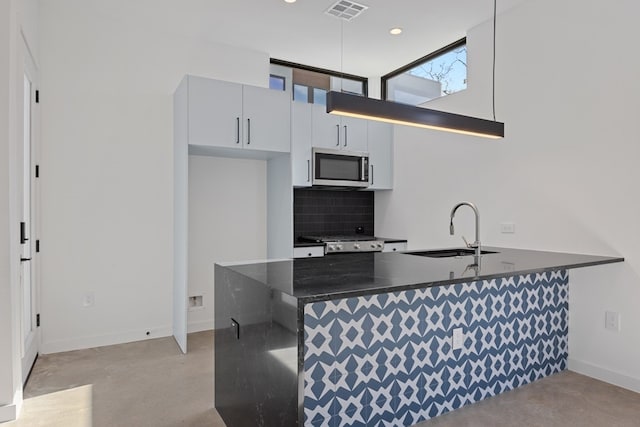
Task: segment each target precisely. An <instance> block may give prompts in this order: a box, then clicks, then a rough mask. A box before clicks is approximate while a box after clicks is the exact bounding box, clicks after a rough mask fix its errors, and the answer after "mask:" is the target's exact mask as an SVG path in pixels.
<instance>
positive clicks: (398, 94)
mask: <svg viewBox="0 0 640 427" xmlns="http://www.w3.org/2000/svg"><path fill="white" fill-rule="evenodd" d="M466 88H467V39H466V38H465V39H462V40H458V41H457V42H455V43H452V44H450V45H449V46H446V47H444V48H442V49H440V50H438V51H436V52H433V53H431V54H429V55H427V56H425V57H424V58H420V59H419V60H417V61H414V62H412V63H411V64H408V65H405V66H404V67H402V68H399V69H398V70H395V71H393V72H391V73H389V74H387V75H386V76H383V77H382V90H383V99H386V100H388V101H395V102H401V103H403V104H411V105H420V104H423V103H425V102H427V101H430V100H432V99H434V98H439V97H441V96H446V95H450V94H452V93H455V92H459V91H461V90H464V89H466Z"/></svg>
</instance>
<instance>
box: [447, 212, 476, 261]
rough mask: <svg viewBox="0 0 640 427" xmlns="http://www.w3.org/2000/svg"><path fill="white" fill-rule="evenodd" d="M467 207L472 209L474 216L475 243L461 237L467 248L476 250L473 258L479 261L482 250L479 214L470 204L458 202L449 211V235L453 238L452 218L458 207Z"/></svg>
mask: <svg viewBox="0 0 640 427" xmlns="http://www.w3.org/2000/svg"><path fill="white" fill-rule="evenodd" d="M465 205H466V206H469V207H470V208H471V209H473V213H474V214H475V215H476V241H475V242H473V243H469V242H467V239H465V238H464V236H462V240H464V243H465V244H466V245H467V247H468V248H474V249H475V250H476V254H475V256H476V257H477V258H478V259H479V257H480V254H481V253H482V249H481V248H480V214H479V213H478V208H477V207H476V205H474V204H473V203H471V202H460V203H458V204H457V205H455V206H454V207H453V209H451V222H450V223H449V233H450V234H451V235H452V236H453V233H454V232H455V228H454V227H453V217H454V216H455V215H456V211H457V210H458V208H459V207H460V206H465Z"/></svg>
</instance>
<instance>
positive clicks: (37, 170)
mask: <svg viewBox="0 0 640 427" xmlns="http://www.w3.org/2000/svg"><path fill="white" fill-rule="evenodd" d="M36 178H40V165H36Z"/></svg>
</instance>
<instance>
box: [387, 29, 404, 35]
mask: <svg viewBox="0 0 640 427" xmlns="http://www.w3.org/2000/svg"><path fill="white" fill-rule="evenodd" d="M401 33H402V28H400V27H395V28H392V29H390V30H389V34H392V35H394V36H397V35H398V34H401Z"/></svg>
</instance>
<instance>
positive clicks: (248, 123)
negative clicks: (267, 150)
mask: <svg viewBox="0 0 640 427" xmlns="http://www.w3.org/2000/svg"><path fill="white" fill-rule="evenodd" d="M249 144H251V119H247V145H249Z"/></svg>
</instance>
